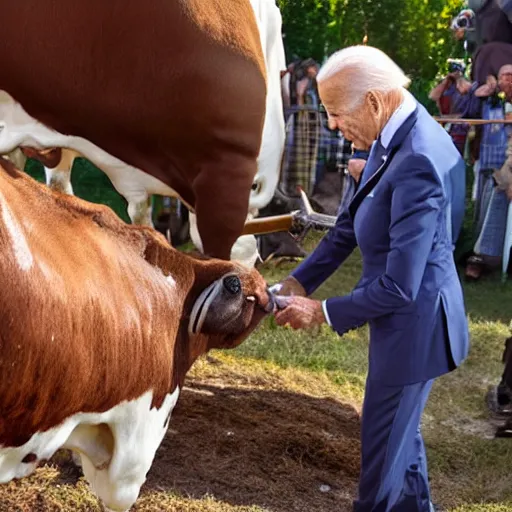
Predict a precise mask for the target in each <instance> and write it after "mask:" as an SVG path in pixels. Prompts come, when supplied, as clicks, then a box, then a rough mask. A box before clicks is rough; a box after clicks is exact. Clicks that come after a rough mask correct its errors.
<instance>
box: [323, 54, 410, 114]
mask: <svg viewBox="0 0 512 512" xmlns="http://www.w3.org/2000/svg"><path fill="white" fill-rule="evenodd" d="M345 69H350V70H351V75H350V78H349V79H348V77H347V79H346V80H343V85H344V91H345V98H348V101H349V103H348V104H346V107H347V109H349V110H353V109H355V108H357V106H358V105H359V104H360V103H362V101H363V99H364V96H365V95H366V94H367V93H368V92H370V91H379V92H389V91H392V90H395V89H401V88H405V87H407V86H408V85H409V84H410V83H411V81H410V80H409V78H407V76H406V75H405V74H404V72H403V71H402V70H401V69H400V68H399V67H398V66H397V64H395V62H393V60H392V59H390V58H389V57H388V56H387V55H386V54H385V53H384V52H383V51H381V50H379V49H378V48H374V47H372V46H363V45H358V46H349V47H348V48H344V49H343V50H339V51H337V52H335V53H333V54H332V55H331V56H330V57H329V59H327V62H326V63H325V64H324V65H323V66H322V69H320V72H319V73H318V76H317V78H316V79H317V82H318V83H319V84H321V83H322V82H325V81H326V80H328V79H330V78H332V77H333V76H334V75H338V74H341V77H342V76H343V73H342V72H343V71H344V70H345ZM354 71H355V72H354Z"/></svg>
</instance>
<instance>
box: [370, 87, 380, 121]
mask: <svg viewBox="0 0 512 512" xmlns="http://www.w3.org/2000/svg"><path fill="white" fill-rule="evenodd" d="M366 101H367V103H368V105H369V106H370V109H371V110H372V112H373V113H374V114H375V115H376V116H378V115H379V113H380V108H381V103H382V100H381V99H380V98H379V97H378V96H377V94H376V93H374V92H373V91H370V92H368V93H367V94H366Z"/></svg>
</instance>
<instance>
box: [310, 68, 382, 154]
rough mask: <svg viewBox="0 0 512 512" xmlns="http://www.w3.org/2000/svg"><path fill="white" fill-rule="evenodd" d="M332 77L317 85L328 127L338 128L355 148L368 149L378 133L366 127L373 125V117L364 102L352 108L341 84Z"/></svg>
mask: <svg viewBox="0 0 512 512" xmlns="http://www.w3.org/2000/svg"><path fill="white" fill-rule="evenodd" d="M334 80H337V78H336V77H333V78H331V79H329V80H327V81H326V82H325V83H321V84H320V85H319V92H320V98H321V99H322V103H323V105H324V107H325V109H326V111H327V115H328V123H329V128H330V129H331V130H335V129H338V130H340V131H341V133H343V136H344V137H345V138H346V139H348V140H350V141H352V143H353V144H354V146H355V147H356V148H357V149H368V148H369V147H370V145H371V143H372V142H373V141H374V140H375V138H376V137H377V135H378V134H376V133H369V130H368V128H369V127H371V126H373V125H374V123H373V122H372V121H373V119H371V118H370V116H371V114H370V113H369V111H368V108H367V105H366V103H365V102H363V103H362V104H360V105H358V106H356V107H355V108H353V109H349V108H347V105H350V102H348V98H347V97H346V96H345V95H344V94H343V92H342V91H343V89H344V88H343V86H342V84H341V86H340V84H339V83H338V84H336V83H335V82H334Z"/></svg>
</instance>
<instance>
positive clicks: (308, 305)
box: [275, 296, 326, 329]
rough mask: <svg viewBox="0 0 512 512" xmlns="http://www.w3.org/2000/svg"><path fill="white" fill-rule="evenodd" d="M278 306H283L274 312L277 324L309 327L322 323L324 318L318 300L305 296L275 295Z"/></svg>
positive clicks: (299, 327) (300, 327)
mask: <svg viewBox="0 0 512 512" xmlns="http://www.w3.org/2000/svg"><path fill="white" fill-rule="evenodd" d="M276 302H277V304H278V307H280V308H284V309H281V310H279V311H277V312H276V313H275V319H276V322H277V324H278V325H286V324H289V325H290V326H291V327H292V328H293V329H310V328H312V327H315V326H318V325H322V324H323V323H325V322H326V318H325V315H324V312H323V309H322V303H321V302H320V301H319V300H313V299H308V298H306V297H297V296H295V297H277V298H276Z"/></svg>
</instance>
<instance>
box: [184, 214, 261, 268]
mask: <svg viewBox="0 0 512 512" xmlns="http://www.w3.org/2000/svg"><path fill="white" fill-rule="evenodd" d="M252 218H254V217H253V216H252V215H248V216H247V220H251V219H252ZM189 220H190V238H191V240H192V243H193V244H194V246H195V247H196V249H197V250H198V251H200V252H203V243H202V241H201V237H200V236H199V231H198V229H197V217H196V216H195V215H194V214H193V213H192V212H190V213H189ZM259 257H260V254H259V251H258V243H257V241H256V237H255V236H254V235H243V236H240V237H238V238H237V239H236V241H235V243H234V244H233V247H232V248H231V254H230V260H232V261H238V262H239V263H242V264H243V265H245V266H247V267H250V268H252V267H254V265H255V264H256V262H257V261H258V259H259Z"/></svg>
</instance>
